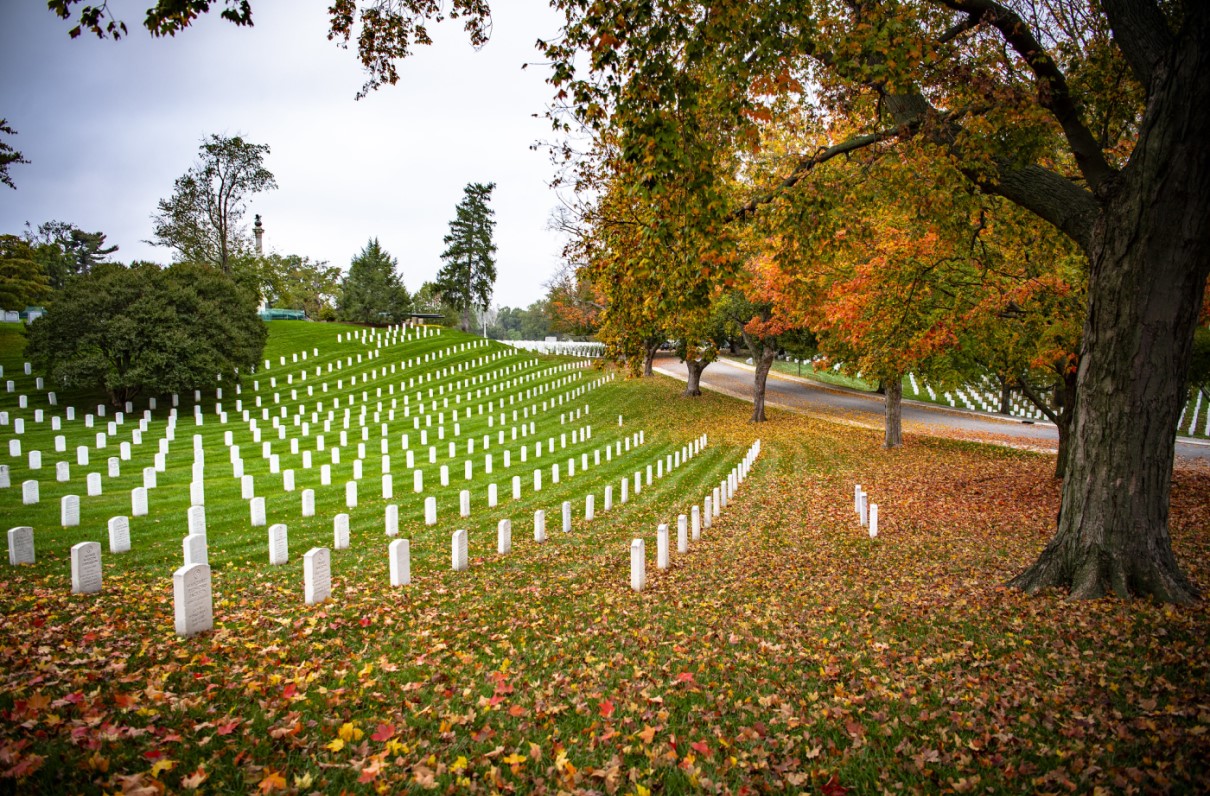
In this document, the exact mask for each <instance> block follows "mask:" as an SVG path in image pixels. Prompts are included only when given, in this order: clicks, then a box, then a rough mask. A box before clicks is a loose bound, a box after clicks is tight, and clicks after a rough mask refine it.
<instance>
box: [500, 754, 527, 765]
mask: <svg viewBox="0 0 1210 796" xmlns="http://www.w3.org/2000/svg"><path fill="white" fill-rule="evenodd" d="M503 762H504V763H507V764H508V765H510V766H515V765H519V764H521V763H524V762H525V756H524V755H519V754H516V753H514V754H511V755H509V756H508V757H506V758H504V760H503Z"/></svg>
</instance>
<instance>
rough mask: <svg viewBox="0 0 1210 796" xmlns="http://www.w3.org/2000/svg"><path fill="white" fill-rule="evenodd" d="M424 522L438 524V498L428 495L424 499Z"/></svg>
mask: <svg viewBox="0 0 1210 796" xmlns="http://www.w3.org/2000/svg"><path fill="white" fill-rule="evenodd" d="M424 524H425V525H436V524H437V498H435V497H431V496H430V497H426V498H425V499H424Z"/></svg>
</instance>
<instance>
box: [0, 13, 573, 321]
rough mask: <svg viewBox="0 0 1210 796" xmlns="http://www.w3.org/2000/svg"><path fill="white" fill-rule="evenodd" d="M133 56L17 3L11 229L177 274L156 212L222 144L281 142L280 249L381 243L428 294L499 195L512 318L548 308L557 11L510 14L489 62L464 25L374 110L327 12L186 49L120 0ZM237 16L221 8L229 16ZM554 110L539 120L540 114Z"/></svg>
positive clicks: (343, 262)
mask: <svg viewBox="0 0 1210 796" xmlns="http://www.w3.org/2000/svg"><path fill="white" fill-rule="evenodd" d="M109 5H110V8H111V9H112V10H113V11H114V12H115V14H116V16H117V17H118V18H120V19H122V20H123V21H125V22H126V24H127V27H128V28H129V29H130V32H131V35H130V36H129V38H127V39H124V40H122V41H120V42H112V41H98V40H96V39H95V38H85V37H81V38H80V39H77V40H75V41H72V40H71V39H69V38H68V35H67V30H68V27H69V26H68V25H67V24H66V23H65V22H63V21H61V20H59V19H58V18H57V17H55V16H54V15H53V14H52V13H51V12H49V11H47V10H46V7H45V3H42V2H39V1H38V0H19V1H18V0H3V2H2V3H0V117H3V118H6V119H7V120H8V123H9V125H10V126H12V127H13V128H14V129H16V131H17V133H18V135H17V136H15V137H13V138H11V139H8V140H9V142H10V144H12V145H13V146H14V147H15V148H16V149H18V150H20V151H21V152H22V153H23V154H24V155H25V157H26V159H27V160H29V161H30V163H29V165H17V166H13V167H11V168H10V175H11V176H12V178H13V180H14V181H15V182H16V184H17V190H15V191H13V190H9V189H8V188H5V187H3V186H0V232H6V233H14V234H16V233H20V232H21V231H22V229H23V226H24V224H25V222H27V221H28V222H30V223H32V224H33V225H34V226H37V225H38V224H39V223H41V222H44V221H48V220H51V219H57V220H61V221H67V222H70V223H72V224H75V225H76V226H78V227H81V228H83V229H85V230H89V231H94V230H100V231H102V232H105V233H106V234H107V235H108V236H109V238H108V239H109V242H111V243H116V244H118V245H119V246H120V247H121V248H120V251H119V252H118V253H117V254H116V255H115V257H116V258H118V259H121V260H123V261H129V260H132V259H148V260H155V261H158V262H168V261H170V259H171V253H170V251H169V250H168V249H164V248H156V247H153V246H150V245H148V244H146V243H144V242H143V241H145V240H146V239H148V238H150V237H151V220H150V217H151V214H152V212H153V211H154V210H155V206H156V202H157V201H158V200H159V199H161V198H165V197H167V196H169V195H170V194H171V192H172V184H173V180H175V179H176V178H177V177H179V176H180V175H182V174H183V173H184V172H185V171H186V170H187V169H188V168H189V166H190V165H191V164H192V163H193V162H194V160H195V159H196V157H197V150H198V144H199V143H200V142H201V140H202V138H203V137H204V136H206V135H208V134H210V133H219V134H225V135H236V134H239V135H242V136H244V137H245V138H246V139H247V140H249V141H252V142H254V143H258V144H259V143H263V144H268V145H269V146H270V147H271V150H272V151H271V153H270V155H269V157H268V159H267V160H266V166H267V167H268V168H269V170H270V171H272V172H273V174H274V175H275V177H276V178H277V183H278V189H277V190H276V191H272V192H269V193H264V194H259V195H256V196H254V197H252V199H251V201H250V202H249V207H248V211H247V221H248V222H249V223H250V222H251V220H252V215H253V214H254V213H260V214H261V215H262V217H263V222H264V225H265V230H266V232H265V247H266V249H267V250H271V251H277V252H279V253H281V254H301V255H306V256H309V257H312V258H314V259H319V260H327V261H329V262H330V263H332V264H333V265H338V266H340V267H342V268H347V267H348V264H349V260H350V258H351V257H352V256H353V255H355V254H356V253H357V251H358V250H359V249H360V248H361V247H362V246H363V245H364V244H365V243H366V241H367V240H368V239H369V238H371V237H377V238H378V239H379V241H380V242H381V243H382V245H383V246H384V247H385V248H386V249H387V250H388V251H389V252H390V253H391V254H393V255H394V256H395V257H397V258H398V260H399V266H400V270H401V271H402V272H403V277H404V282H405V284H406V285H407V287H408V288H409V289H410V290H415V289H416V288H418V287H419V286H420V284H421V283H422V282H424V281H425V280H428V279H431V278H432V277H433V276H434V275H435V274H436V272H437V269H438V268H439V267H440V265H441V262H440V253H441V251H442V249H443V245H442V242H441V239H442V236H443V235H445V233H446V232H447V230H448V224H449V220H450V219H451V218H452V217H453V215H454V207H455V205H456V204H457V203H458V201H459V199H461V197H462V190H463V187H464V186H465V185H466V184H467V183H468V182H489V181H491V182H495V183H496V186H497V187H496V191H495V193H494V194H493V197H492V206H493V207H494V208H495V211H496V221H497V226H496V245H497V247H498V249H499V251H498V253H497V268H498V274H499V275H498V279H497V281H496V293H495V303H496V304H498V305H507V306H514V307H516V306H525V305H528V304H529V303H530V302H532V301H535V300H537V299H538V298H541V296H542V295H543V293H544V290H543V288H542V283H543V282H544V281H545V280H546V279H547V277H548V276H549V275H550V274H551V273H552V271H553V270H554V269H555V268H556V267H557V265H558V262H559V247H560V241H559V239H558V237H557V236H556V234H555V233H553V232H550V231H548V230H547V229H546V227H547V222H548V218H549V216H550V213H551V211H552V210H553V209H554V207H555V206H556V205H557V204H558V200H557V198H556V196H555V194H554V193H553V192H552V191H551V190H550V189H549V188H548V187H547V185H548V183H549V180H550V178H551V176H552V173H553V171H552V167H551V166H550V164H549V158H548V155H547V154H546V152H545V151H542V150H540V149H539V150H538V151H534V150H532V149H531V146H532V145H533V144H535V143H537V142H539V141H541V140H546V139H548V138H549V129H550V127H549V122H548V121H546V120H545V119H544V118H541V117H542V113H543V111H544V110H545V107H546V105H547V103H548V101H549V99H550V96H551V89H550V87H549V86H548V85H547V84H546V83H545V78H546V75H547V71H546V69H545V67H543V66H540V65H531V66H530V67H529V68H527V69H525V70H522V68H521V66H522V64H523V63H526V62H531V63H532V62H535V61H538V59H539V56H538V53H537V51H536V50H535V49H534V46H533V45H534V42H535V40H536V39H538V38H550V37H553V36H554V35H555V34H556V33H557V32H558V29H559V18H558V16H557V15H556V14H555V13H554V12H553V11H551V10H550V9H549V8H548V7H547V6H546V4H545V2H544V0H499V1H498V2H493V3H492V7H493V11H494V16H493V22H494V26H493V33H492V38H491V41H490V42H489V43H488V45H487V46H486V47H484V48H483V49H482V50H480V51H478V52H475V51H474V50H473V49H472V48H471V46H470V44H469V43H468V42H467V40H466V36H465V34H464V33H463V32H462V30H461V27H460V24H459V23H456V22H455V23H454V24H450V23H448V22H447V23H445V24H443V25H440V26H432V27H430V31H431V33H432V35H433V39H434V44H433V45H432V46H431V47H420V48H417V51H416V53H415V55H414V56H413V57H411V58H408V59H407V60H406V61H404V62H402V63H401V64H400V65H399V71H400V81H399V83H398V84H397V85H395V86H388V87H384V88H382V89H379V90H378V91H376V92H373V93H371V94H370V96H368V97H366V98H365V99H362V100H360V101H355V100H354V95H355V94H356V93H357V91H358V89H360V87H361V85H362V84H363V83H364V81H365V74H364V72H363V71H362V70H361V68H360V67H359V65H358V64H357V62H356V58H355V54H354V52H353V51H351V50H341V49H340V48H338V47H337V46H336V45H335V44H333V43H332V42H329V41H328V40H327V36H326V34H327V27H328V15H327V10H326V9H327V6H328V0H253V3H252V8H253V20H254V23H255V25H254V27H252V28H238V27H236V26H234V25H232V24H230V23H228V22H224V21H223V20H221V19H219V18H218V16H217V14H216V13H212V14H211V15H209V17H212V18H206V17H203V18H202V19H201V20H199V21H198V22H197V23H195V25H194V27H193V28H190V29H188V30H186V31H185V32H183V33H181V34H179V35H178V36H177V37H176V38H175V39H167V40H156V39H152V38H151V36H150V35H149V34H147V33H146V31H144V30H143V28H142V27H141V22H142V9H144V8H146V5H147V3H146V2H145V1H144V2H134V1H133V0H110V3H109ZM218 5H219V6H220V7H221V4H218ZM535 114H537V116H538V118H535V117H534V115H535Z"/></svg>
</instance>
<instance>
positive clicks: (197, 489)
mask: <svg viewBox="0 0 1210 796" xmlns="http://www.w3.org/2000/svg"><path fill="white" fill-rule="evenodd" d="M189 503H190V504H192V505H194V506H204V505H206V484H205V483H204V482H202V481H191V482H190V483H189Z"/></svg>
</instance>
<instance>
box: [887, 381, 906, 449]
mask: <svg viewBox="0 0 1210 796" xmlns="http://www.w3.org/2000/svg"><path fill="white" fill-rule="evenodd" d="M884 386H885V387H886V398H885V399H884V402H885V404H886V423H885V426H886V430H885V434H884V436H883V443H882V446H883V447H884V448H888V449H889V448H898V447H899V446H901V445H902V444H903V377H902V376H892V377H891V378H889V379H887V380H886V382H884Z"/></svg>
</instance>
